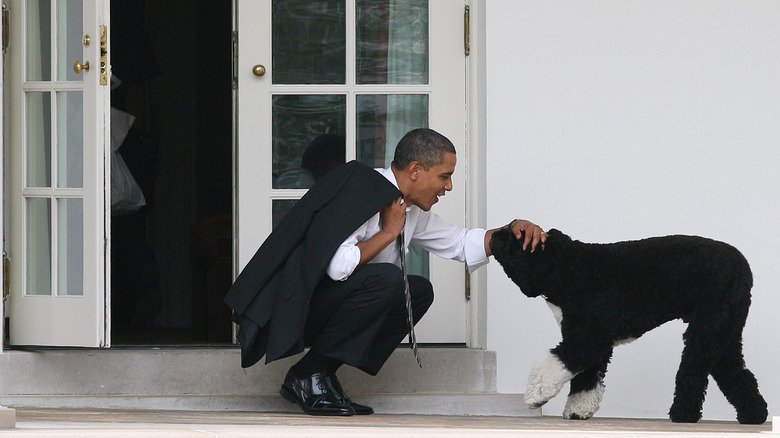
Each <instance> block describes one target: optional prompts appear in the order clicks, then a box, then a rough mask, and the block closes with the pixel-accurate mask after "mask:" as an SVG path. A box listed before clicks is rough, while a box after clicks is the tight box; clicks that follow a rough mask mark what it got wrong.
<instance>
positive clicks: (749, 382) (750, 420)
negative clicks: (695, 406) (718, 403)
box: [712, 335, 769, 424]
mask: <svg viewBox="0 0 780 438" xmlns="http://www.w3.org/2000/svg"><path fill="white" fill-rule="evenodd" d="M740 338H741V335H739V336H733V337H732V338H731V341H730V342H729V343H728V345H726V346H725V347H724V351H723V354H722V355H721V357H720V359H719V360H718V362H717V363H716V364H715V367H713V369H712V377H713V378H714V379H715V382H716V383H717V384H718V387H719V388H720V390H721V391H723V395H725V396H726V399H727V400H728V401H729V403H731V404H732V405H733V406H734V407H735V408H736V410H737V421H739V422H740V423H742V424H762V423H764V422H765V421H766V417H767V416H768V414H769V413H768V412H767V405H766V401H765V400H764V397H762V396H761V393H759V392H758V382H757V381H756V378H755V376H754V375H753V373H751V372H750V370H748V369H747V367H745V359H744V357H743V356H742V341H741V339H740Z"/></svg>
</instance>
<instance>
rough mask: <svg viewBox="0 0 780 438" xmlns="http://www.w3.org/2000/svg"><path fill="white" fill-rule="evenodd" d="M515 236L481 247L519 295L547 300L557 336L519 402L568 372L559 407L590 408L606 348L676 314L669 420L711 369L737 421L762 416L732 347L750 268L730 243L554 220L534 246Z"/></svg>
mask: <svg viewBox="0 0 780 438" xmlns="http://www.w3.org/2000/svg"><path fill="white" fill-rule="evenodd" d="M522 242H523V241H522V239H521V240H517V239H516V238H515V236H514V234H513V233H512V232H511V231H510V230H508V229H503V230H500V231H497V232H496V233H494V234H493V237H492V239H491V241H490V249H491V251H492V252H493V256H494V257H495V258H496V260H498V262H499V263H500V264H501V266H502V267H503V268H504V271H505V272H506V274H507V275H508V276H509V278H510V279H512V281H514V282H515V283H516V284H517V285H518V286H519V287H520V290H522V292H523V293H524V294H525V295H527V296H529V297H537V296H540V295H541V296H542V297H544V299H545V300H547V304H548V305H549V306H550V308H551V309H552V310H553V313H554V315H555V317H556V319H557V320H558V324H559V325H560V328H561V335H562V340H561V342H560V344H558V345H557V346H556V347H555V348H553V349H551V350H550V351H549V353H548V354H546V355H545V356H543V357H542V358H541V359H540V360H539V361H538V362H536V364H535V365H534V366H533V368H532V370H531V373H530V376H529V378H528V389H527V391H526V394H525V402H526V403H527V404H528V405H529V406H531V407H539V406H542V405H543V404H545V403H546V402H547V401H549V400H550V399H551V398H553V397H554V396H555V395H556V394H558V392H559V391H560V390H561V388H562V387H563V385H564V384H565V383H566V382H569V381H571V385H570V386H571V390H570V392H569V396H568V399H567V402H566V407H565V409H564V412H563V416H564V417H565V418H569V419H588V418H590V417H592V416H593V414H594V413H595V412H596V411H597V410H598V408H599V403H600V401H601V397H602V395H603V393H604V383H603V378H604V374H605V373H606V371H607V365H608V363H609V361H610V358H611V357H612V349H613V347H614V346H616V345H618V344H621V343H625V342H630V341H631V340H633V339H636V338H638V337H639V336H641V335H642V334H643V333H645V332H647V331H648V330H652V329H654V328H655V327H658V326H660V325H661V324H663V323H665V322H667V321H671V320H673V319H678V318H682V320H683V321H685V322H687V323H688V328H687V330H686V331H685V334H684V335H683V339H684V341H685V347H684V349H683V352H682V359H681V361H680V368H679V369H678V371H677V377H676V382H675V390H674V401H673V402H672V407H671V409H670V410H669V417H670V418H671V420H672V421H674V422H691V423H693V422H696V421H698V420H699V419H700V418H701V410H702V404H703V402H704V395H705V392H706V389H707V383H708V375H712V377H713V378H714V379H715V382H717V384H718V386H719V387H720V389H721V391H723V393H724V394H725V396H726V398H727V399H728V401H729V402H730V403H731V404H732V405H733V406H734V407H735V408H736V411H737V420H738V421H739V422H740V423H750V424H760V423H763V422H764V421H766V418H767V404H766V402H765V401H764V398H763V397H761V394H760V393H759V392H758V383H757V382H756V379H755V377H754V376H753V374H752V373H751V372H750V371H749V370H748V369H747V368H746V367H745V361H744V358H743V356H742V329H743V327H744V326H745V319H746V318H747V315H748V308H749V307H750V289H751V288H752V286H753V276H752V274H751V272H750V266H748V263H747V261H746V260H745V257H743V255H742V254H741V253H740V252H739V251H738V250H737V249H735V248H734V247H732V246H730V245H728V244H725V243H722V242H718V241H715V240H710V239H706V238H703V237H695V236H667V237H655V238H649V239H644V240H638V241H630V242H618V243H609V244H593V243H583V242H580V241H576V240H572V239H571V238H570V237H569V236H566V235H565V234H563V233H561V232H560V231H558V230H554V229H553V230H550V232H549V234H548V238H547V240H546V242H545V244H544V249H541V248H537V249H536V251H534V252H533V253H531V251H530V246H529V248H527V249H526V250H525V251H524V250H523V248H522Z"/></svg>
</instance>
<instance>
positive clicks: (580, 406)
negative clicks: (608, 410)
mask: <svg viewBox="0 0 780 438" xmlns="http://www.w3.org/2000/svg"><path fill="white" fill-rule="evenodd" d="M611 357H612V350H611V349H610V350H609V353H608V354H607V355H605V356H604V357H602V358H601V360H600V361H599V362H598V363H596V364H593V365H592V366H591V367H590V368H588V369H586V370H585V371H583V372H581V373H579V374H577V375H576V376H574V378H573V379H572V380H571V389H570V391H569V398H568V399H567V400H566V407H565V408H564V410H563V418H566V419H569V420H587V419H589V418H591V417H593V415H594V414H595V413H596V411H598V410H599V404H600V403H601V398H602V397H603V396H604V375H605V374H606V372H607V366H608V365H609V360H610V358H611Z"/></svg>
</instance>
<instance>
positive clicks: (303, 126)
mask: <svg viewBox="0 0 780 438" xmlns="http://www.w3.org/2000/svg"><path fill="white" fill-rule="evenodd" d="M272 114H273V115H272V123H273V125H272V126H273V127H272V131H273V132H272V137H273V138H272V150H273V188H275V189H306V188H309V187H311V186H312V185H313V184H314V182H315V181H316V180H317V179H319V178H320V177H321V176H322V175H324V174H325V173H327V172H328V171H330V170H331V169H333V168H334V167H336V166H338V165H339V164H342V163H344V160H345V156H346V152H345V147H346V144H345V140H344V139H345V132H346V131H345V130H346V121H347V98H346V96H344V95H277V96H273V103H272Z"/></svg>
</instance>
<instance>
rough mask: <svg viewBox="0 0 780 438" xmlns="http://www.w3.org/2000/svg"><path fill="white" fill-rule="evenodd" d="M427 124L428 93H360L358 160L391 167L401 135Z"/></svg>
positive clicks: (358, 107) (358, 99)
mask: <svg viewBox="0 0 780 438" xmlns="http://www.w3.org/2000/svg"><path fill="white" fill-rule="evenodd" d="M427 127H428V95H427V94H361V95H358V96H357V159H358V161H360V162H361V163H363V164H366V165H368V166H371V167H388V166H390V163H391V162H392V161H393V154H394V153H395V146H396V145H397V144H398V141H399V140H401V137H403V136H404V134H406V133H407V132H409V131H411V130H412V129H415V128H427Z"/></svg>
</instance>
